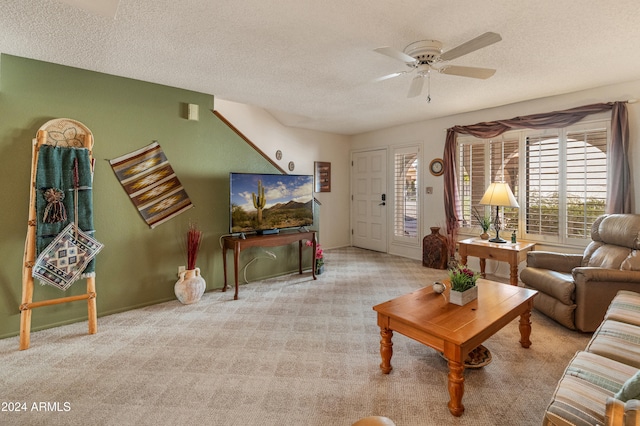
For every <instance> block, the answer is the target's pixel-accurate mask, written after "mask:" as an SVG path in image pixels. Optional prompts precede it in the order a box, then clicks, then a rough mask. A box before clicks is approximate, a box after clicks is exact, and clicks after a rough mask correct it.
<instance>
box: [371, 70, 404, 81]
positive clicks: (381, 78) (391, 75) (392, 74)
mask: <svg viewBox="0 0 640 426" xmlns="http://www.w3.org/2000/svg"><path fill="white" fill-rule="evenodd" d="M406 73H407V72H406V71H401V72H394V73H391V74H387V75H383V76H382V77H378V78H376V79H375V80H374V81H384V80H388V79H390V78H394V77H397V76H399V75H402V74H406Z"/></svg>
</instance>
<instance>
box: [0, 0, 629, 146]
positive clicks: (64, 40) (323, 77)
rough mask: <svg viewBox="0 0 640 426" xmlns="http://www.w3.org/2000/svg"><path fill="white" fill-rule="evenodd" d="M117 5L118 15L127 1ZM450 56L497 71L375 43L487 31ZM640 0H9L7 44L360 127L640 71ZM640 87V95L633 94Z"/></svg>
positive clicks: (14, 50) (43, 56)
mask: <svg viewBox="0 0 640 426" xmlns="http://www.w3.org/2000/svg"><path fill="white" fill-rule="evenodd" d="M114 12H115V14H114ZM487 31H493V32H497V33H499V34H501V35H502V41H500V42H498V43H496V44H494V45H491V46H489V47H486V48H484V49H482V50H478V51H476V52H473V53H470V54H468V55H465V56H463V57H460V58H458V59H455V60H453V61H451V63H452V64H455V65H466V66H478V67H486V68H496V69H497V70H498V71H497V72H496V74H495V75H494V76H493V77H491V78H490V79H488V80H477V79H472V78H465V77H456V76H451V75H444V74H434V75H433V76H432V78H431V99H432V101H431V103H427V102H426V101H425V99H426V96H427V93H426V92H427V85H426V84H425V89H424V93H423V95H422V96H420V97H417V98H413V99H408V98H407V97H406V94H407V91H408V88H409V84H410V82H411V79H412V77H413V75H411V74H405V75H402V76H399V77H396V78H392V79H389V80H385V81H381V82H376V81H375V79H376V78H378V77H381V76H384V75H386V74H390V73H392V72H395V71H403V70H406V69H407V68H406V67H405V66H404V65H403V64H402V63H401V62H398V61H395V60H393V59H391V58H389V57H386V56H383V55H380V54H378V53H376V52H374V51H373V49H375V48H376V47H381V46H391V47H393V48H395V49H398V50H402V49H403V48H404V47H405V46H406V45H407V44H409V43H411V42H413V41H416V40H423V39H437V40H440V41H441V42H442V43H443V49H444V50H445V51H446V50H449V49H451V48H453V47H455V46H457V45H459V44H461V43H463V42H465V41H467V40H469V39H472V38H474V37H476V36H478V35H480V34H482V33H484V32H487ZM639 50H640V6H638V3H637V1H636V0H618V1H616V2H605V1H601V0H582V1H578V0H536V1H513V0H496V1H475V0H468V1H457V0H429V1H427V0H395V1H382V0H373V1H372V0H348V1H345V0H323V1H312V0H279V1H275V0H273V1H265V0H243V1H238V0H120V1H119V2H118V0H60V1H56V0H2V2H0V52H2V53H7V54H12V55H17V56H23V57H27V58H33V59H39V60H44V61H49V62H54V63H58V64H63V65H69V66H74V67H79V68H84V69H88V70H94V71H100V72H104V73H108V74H113V75H118V76H124V77H129V78H134V79H139V80H144V81H149V82H154V83H159V84H165V85H169V86H174V87H179V88H184V89H189V90H195V91H199V92H204V93H209V94H212V95H214V96H215V97H219V98H222V99H226V100H230V101H235V102H241V103H246V104H251V105H255V106H259V107H262V108H264V109H266V110H268V111H270V112H271V113H272V114H273V115H274V116H275V117H276V118H278V119H279V120H280V121H281V122H283V123H284V124H286V125H290V126H298V127H302V128H308V129H315V130H322V131H327V132H333V133H340V134H356V133H361V132H366V131H370V130H375V129H380V128H385V127H389V126H393V125H397V124H402V123H407V122H414V121H419V120H424V119H430V118H435V117H441V116H446V115H452V114H456V113H462V112H466V111H473V110H478V109H483V108H489V107H494V106H499V105H505V104H510V103H514V102H518V101H524V100H528V99H534V98H540V97H546V96H551V95H556V94H561V93H568V92H574V91H578V90H582V89H586V88H592V87H598V86H604V85H608V84H613V83H618V82H625V81H631V80H637V79H638V78H640V52H639ZM632 95H635V96H640V94H632Z"/></svg>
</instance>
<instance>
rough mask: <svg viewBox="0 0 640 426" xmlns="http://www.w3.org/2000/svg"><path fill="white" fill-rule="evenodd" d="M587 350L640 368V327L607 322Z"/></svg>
mask: <svg viewBox="0 0 640 426" xmlns="http://www.w3.org/2000/svg"><path fill="white" fill-rule="evenodd" d="M585 350H586V351H588V352H591V353H594V354H598V355H601V356H604V357H607V358H610V359H613V360H615V361H618V362H622V363H623V364H627V365H631V366H633V367H636V368H640V327H638V326H636V325H632V324H626V323H623V322H619V321H612V320H605V321H604V322H603V323H602V324H601V325H600V327H599V328H598V330H596V332H595V333H594V334H593V337H592V338H591V341H590V342H589V344H588V345H587V347H586V348H585Z"/></svg>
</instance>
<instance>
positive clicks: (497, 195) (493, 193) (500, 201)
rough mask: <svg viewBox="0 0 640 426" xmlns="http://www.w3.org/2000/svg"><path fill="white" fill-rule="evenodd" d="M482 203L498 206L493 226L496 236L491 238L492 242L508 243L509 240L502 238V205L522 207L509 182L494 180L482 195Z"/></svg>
mask: <svg viewBox="0 0 640 426" xmlns="http://www.w3.org/2000/svg"><path fill="white" fill-rule="evenodd" d="M480 204H481V205H483V206H496V217H495V219H494V220H493V226H494V227H495V228H496V237H495V238H492V239H490V240H489V241H490V242H492V243H506V242H507V240H503V239H502V238H500V214H499V209H500V207H520V206H519V205H518V202H517V201H516V197H514V196H513V192H511V188H509V184H508V183H506V182H493V183H492V184H491V185H489V188H487V191H486V192H485V193H484V195H483V196H482V199H481V200H480Z"/></svg>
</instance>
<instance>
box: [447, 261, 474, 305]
mask: <svg viewBox="0 0 640 426" xmlns="http://www.w3.org/2000/svg"><path fill="white" fill-rule="evenodd" d="M478 278H480V273H478V272H474V271H472V270H471V269H469V268H468V267H467V266H465V265H458V266H456V267H455V268H453V269H451V270H449V283H450V285H451V291H450V292H449V302H450V303H453V304H455V305H459V306H462V305H466V304H467V303H469V302H471V301H472V300H475V299H477V298H478V287H477V286H476V281H478Z"/></svg>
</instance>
